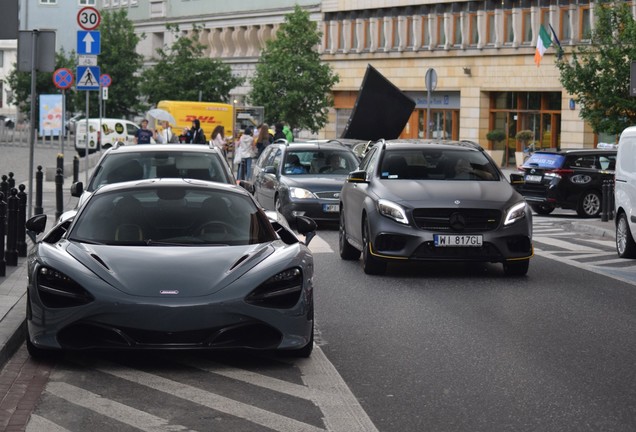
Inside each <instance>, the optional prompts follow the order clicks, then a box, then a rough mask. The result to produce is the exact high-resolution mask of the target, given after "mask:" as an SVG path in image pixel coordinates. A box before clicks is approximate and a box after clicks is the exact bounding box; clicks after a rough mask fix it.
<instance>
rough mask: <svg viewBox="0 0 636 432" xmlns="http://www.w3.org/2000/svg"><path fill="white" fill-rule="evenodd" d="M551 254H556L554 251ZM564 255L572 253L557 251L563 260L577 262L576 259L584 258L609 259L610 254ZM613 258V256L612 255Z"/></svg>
mask: <svg viewBox="0 0 636 432" xmlns="http://www.w3.org/2000/svg"><path fill="white" fill-rule="evenodd" d="M552 253H557V252H556V251H553V252H552ZM564 253H572V252H569V251H568V252H566V251H559V252H558V254H559V255H562V256H563V258H567V259H571V260H578V259H585V258H601V257H609V256H610V254H608V253H607V252H606V253H593V252H590V253H584V254H579V255H563V254H564ZM614 256H615V255H614Z"/></svg>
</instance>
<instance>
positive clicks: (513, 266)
mask: <svg viewBox="0 0 636 432" xmlns="http://www.w3.org/2000/svg"><path fill="white" fill-rule="evenodd" d="M503 268H504V273H505V274H506V276H525V275H526V274H527V273H528V269H529V268H530V260H527V259H526V260H522V261H510V262H505V263H504V265H503Z"/></svg>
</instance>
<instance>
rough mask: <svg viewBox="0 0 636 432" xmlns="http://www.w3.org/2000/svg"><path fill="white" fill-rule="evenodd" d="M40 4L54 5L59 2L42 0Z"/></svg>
mask: <svg viewBox="0 0 636 432" xmlns="http://www.w3.org/2000/svg"><path fill="white" fill-rule="evenodd" d="M40 4H43V5H44V4H49V5H53V4H57V0H40Z"/></svg>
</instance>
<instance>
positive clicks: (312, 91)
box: [249, 5, 339, 133]
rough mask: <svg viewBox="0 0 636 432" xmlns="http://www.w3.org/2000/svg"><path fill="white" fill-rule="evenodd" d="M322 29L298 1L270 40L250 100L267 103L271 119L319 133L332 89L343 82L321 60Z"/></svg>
mask: <svg viewBox="0 0 636 432" xmlns="http://www.w3.org/2000/svg"><path fill="white" fill-rule="evenodd" d="M320 40H321V33H320V32H319V31H318V29H317V26H316V23H315V22H313V21H311V20H310V19H309V13H308V12H307V11H304V10H303V9H302V8H301V7H300V6H298V5H296V6H295V8H294V11H293V12H292V13H290V14H288V15H286V16H285V22H284V23H283V24H282V25H281V26H280V28H279V30H278V31H277V32H276V37H275V38H274V39H271V40H269V41H267V43H266V46H265V49H264V50H263V51H262V52H261V56H260V59H259V62H258V64H257V65H256V73H255V76H254V78H253V79H252V91H251V92H250V95H249V96H250V103H251V104H253V105H256V106H263V107H265V116H266V119H267V122H268V123H270V124H271V123H274V122H276V121H281V120H282V121H286V122H287V123H289V124H290V126H291V127H292V128H302V129H309V130H311V131H312V132H314V133H316V132H318V130H319V129H321V128H322V127H323V126H324V125H325V124H326V123H327V115H328V110H329V107H331V106H332V105H333V101H332V99H331V97H330V93H331V88H332V87H333V85H334V84H336V83H337V82H338V81H339V78H338V75H336V74H335V73H334V72H333V71H332V70H331V67H330V66H329V65H327V64H323V63H321V61H320V54H319V53H318V50H317V47H318V45H319V43H320Z"/></svg>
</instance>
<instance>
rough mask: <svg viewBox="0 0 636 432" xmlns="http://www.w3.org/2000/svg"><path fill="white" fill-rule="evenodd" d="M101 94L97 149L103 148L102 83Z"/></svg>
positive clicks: (99, 97)
mask: <svg viewBox="0 0 636 432" xmlns="http://www.w3.org/2000/svg"><path fill="white" fill-rule="evenodd" d="M98 91H99V95H97V98H98V103H99V132H97V146H96V147H95V148H96V149H97V150H101V149H102V135H103V133H102V132H103V131H102V85H101V84H100V85H99V90H98Z"/></svg>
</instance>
